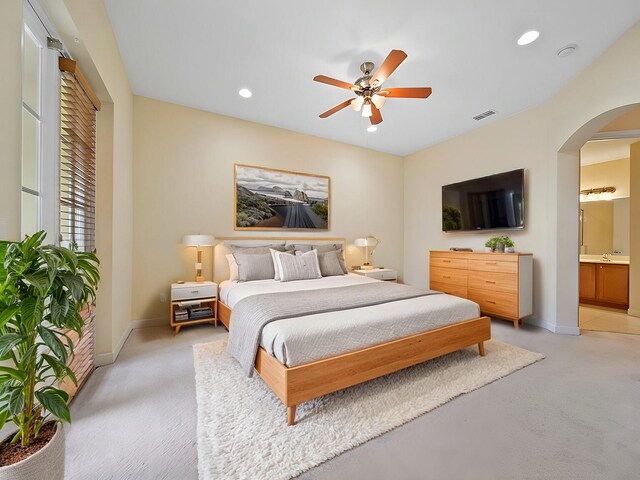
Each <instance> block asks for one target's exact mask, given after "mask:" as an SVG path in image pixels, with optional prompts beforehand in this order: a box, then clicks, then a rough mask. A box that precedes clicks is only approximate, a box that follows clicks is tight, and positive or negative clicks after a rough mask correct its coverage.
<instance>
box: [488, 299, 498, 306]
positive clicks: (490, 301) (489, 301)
mask: <svg viewBox="0 0 640 480" xmlns="http://www.w3.org/2000/svg"><path fill="white" fill-rule="evenodd" d="M487 303H493V304H494V305H495V304H496V302H494V301H493V300H487Z"/></svg>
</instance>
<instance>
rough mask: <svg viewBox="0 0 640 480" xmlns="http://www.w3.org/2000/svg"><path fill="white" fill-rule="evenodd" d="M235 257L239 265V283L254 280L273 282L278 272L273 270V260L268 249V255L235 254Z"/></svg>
mask: <svg viewBox="0 0 640 480" xmlns="http://www.w3.org/2000/svg"><path fill="white" fill-rule="evenodd" d="M233 257H234V258H235V259H236V263H237V264H238V281H239V282H251V281H253V280H273V278H274V277H275V275H276V271H275V269H274V268H273V259H272V258H271V253H270V252H269V250H268V249H267V253H263V254H258V253H234V254H233Z"/></svg>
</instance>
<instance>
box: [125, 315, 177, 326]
mask: <svg viewBox="0 0 640 480" xmlns="http://www.w3.org/2000/svg"><path fill="white" fill-rule="evenodd" d="M168 325H169V321H168V320H167V318H166V317H160V318H147V319H145V320H134V321H133V322H131V328H147V327H165V326H168Z"/></svg>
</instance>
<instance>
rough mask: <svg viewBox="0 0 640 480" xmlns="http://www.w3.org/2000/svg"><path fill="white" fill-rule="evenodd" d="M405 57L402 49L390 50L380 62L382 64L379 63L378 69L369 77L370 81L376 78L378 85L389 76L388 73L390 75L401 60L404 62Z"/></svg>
mask: <svg viewBox="0 0 640 480" xmlns="http://www.w3.org/2000/svg"><path fill="white" fill-rule="evenodd" d="M405 58H407V54H406V53H404V52H403V51H402V50H391V52H390V53H389V55H387V58H385V59H384V62H382V65H380V68H379V69H378V71H377V72H376V73H374V74H373V76H372V77H371V82H374V81H376V80H377V81H378V83H377V84H378V85H380V84H381V83H382V82H384V81H385V80H386V79H387V78H389V75H391V74H392V73H393V71H394V70H395V69H396V68H398V66H399V65H400V64H401V63H402V62H404V59H405Z"/></svg>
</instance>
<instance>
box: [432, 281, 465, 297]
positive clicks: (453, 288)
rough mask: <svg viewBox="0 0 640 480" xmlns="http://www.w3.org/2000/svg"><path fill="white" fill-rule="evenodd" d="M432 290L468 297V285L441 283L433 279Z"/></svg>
mask: <svg viewBox="0 0 640 480" xmlns="http://www.w3.org/2000/svg"><path fill="white" fill-rule="evenodd" d="M430 288H431V290H437V291H439V292H443V293H448V294H449V295H455V296H456V297H462V298H467V287H463V286H461V285H451V284H448V283H440V282H434V281H433V280H432V281H431V286H430Z"/></svg>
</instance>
